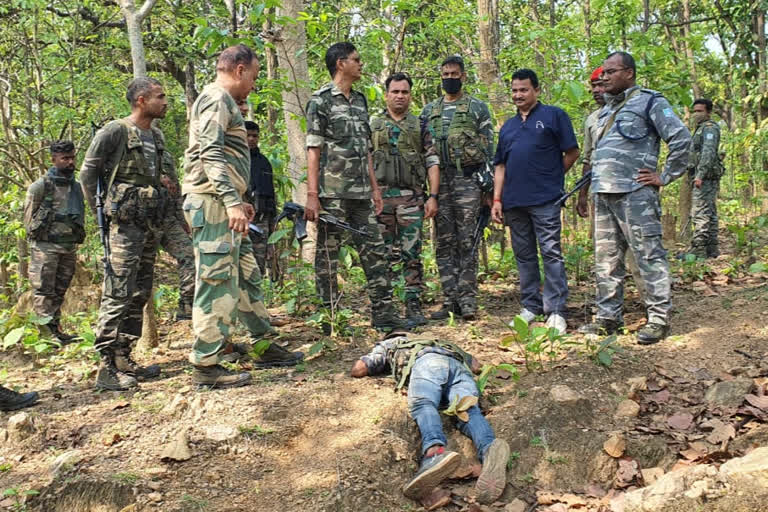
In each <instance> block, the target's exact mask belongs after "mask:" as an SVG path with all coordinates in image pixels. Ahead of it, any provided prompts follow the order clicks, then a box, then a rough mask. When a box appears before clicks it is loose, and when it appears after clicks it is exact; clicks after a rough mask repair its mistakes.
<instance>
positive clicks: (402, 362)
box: [360, 333, 472, 389]
mask: <svg viewBox="0 0 768 512" xmlns="http://www.w3.org/2000/svg"><path fill="white" fill-rule="evenodd" d="M414 350H418V352H416V354H414V353H413V351H414ZM425 354H440V355H443V356H446V357H451V358H454V359H457V360H459V361H461V362H463V363H464V365H465V367H466V369H467V371H468V372H469V373H470V374H471V373H472V370H471V365H472V356H471V355H470V354H468V353H466V352H464V351H463V350H461V349H460V348H459V347H458V346H456V345H454V344H453V343H450V342H441V341H439V340H438V339H437V338H435V337H432V336H429V334H428V333H421V334H404V335H401V336H392V337H390V338H387V339H385V340H382V341H380V342H378V343H377V344H376V345H375V346H374V347H373V350H371V351H370V352H369V353H368V354H366V355H364V356H363V357H361V358H360V359H361V360H362V361H363V363H365V367H366V368H367V369H368V375H371V376H373V375H381V374H383V373H385V372H390V373H391V374H392V377H393V378H394V379H395V385H396V389H399V388H401V387H402V386H403V385H404V384H405V383H406V382H407V381H408V377H409V376H410V371H411V369H412V367H413V363H414V362H415V361H416V360H417V359H419V358H420V357H422V356H423V355H425ZM414 356H415V357H414Z"/></svg>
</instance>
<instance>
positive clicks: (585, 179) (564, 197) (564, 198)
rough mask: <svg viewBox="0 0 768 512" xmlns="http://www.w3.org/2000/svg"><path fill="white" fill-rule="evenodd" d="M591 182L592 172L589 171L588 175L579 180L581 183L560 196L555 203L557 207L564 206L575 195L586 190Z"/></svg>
mask: <svg viewBox="0 0 768 512" xmlns="http://www.w3.org/2000/svg"><path fill="white" fill-rule="evenodd" d="M590 181H592V171H589V172H588V173H587V174H585V175H584V176H582V177H581V178H579V181H577V182H576V184H575V185H574V186H573V188H572V189H571V190H570V191H568V192H566V193H565V194H563V195H562V196H560V198H559V199H558V200H557V201H555V204H556V205H557V206H563V205H564V204H565V202H566V201H567V200H568V198H569V197H571V196H572V195H573V194H575V193H576V192H578V191H579V190H581V189H582V188H584V187H585V186H586V185H587V184H588V183H589V182H590Z"/></svg>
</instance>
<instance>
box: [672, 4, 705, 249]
mask: <svg viewBox="0 0 768 512" xmlns="http://www.w3.org/2000/svg"><path fill="white" fill-rule="evenodd" d="M681 7H682V14H683V26H682V30H683V38H682V41H681V45H682V47H683V52H684V53H685V62H686V67H687V68H688V74H689V75H690V77H691V86H692V88H693V94H694V96H696V97H697V98H698V97H700V96H701V88H700V87H699V83H698V79H697V76H696V62H695V61H694V56H693V48H691V44H690V39H689V38H690V35H691V27H690V21H691V5H690V0H682V5H681ZM685 112H686V121H687V120H688V107H687V106H686V108H685ZM692 193H693V188H692V183H691V180H690V179H689V178H688V176H684V177H683V179H682V181H681V183H680V198H679V202H678V217H679V218H680V237H679V238H680V240H682V241H687V240H688V238H689V236H690V234H691V229H689V228H688V227H687V226H688V225H689V224H690V222H689V219H690V218H691V205H692V202H693V198H692V196H691V194H692ZM684 227H685V228H686V229H683V228H684Z"/></svg>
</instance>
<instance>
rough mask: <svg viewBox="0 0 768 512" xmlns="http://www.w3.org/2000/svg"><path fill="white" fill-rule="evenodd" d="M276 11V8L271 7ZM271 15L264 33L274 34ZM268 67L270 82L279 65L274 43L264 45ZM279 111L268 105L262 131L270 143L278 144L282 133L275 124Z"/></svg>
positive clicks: (275, 75) (265, 24) (274, 78)
mask: <svg viewBox="0 0 768 512" xmlns="http://www.w3.org/2000/svg"><path fill="white" fill-rule="evenodd" d="M270 10H271V11H273V12H274V8H271V9H270ZM270 18H271V17H270V16H267V20H266V21H265V22H264V27H263V30H264V33H265V34H272V32H273V27H272V21H271V20H270ZM264 53H265V57H266V58H265V60H266V68H267V80H269V81H270V82H271V81H273V80H276V79H277V69H278V66H279V63H278V60H277V52H276V51H275V48H274V47H273V46H272V45H265V47H264ZM278 114H279V111H278V109H277V108H275V107H274V106H273V105H272V104H271V103H270V104H269V105H267V127H266V130H262V131H261V133H266V135H267V137H268V140H269V143H270V144H277V143H278V141H279V140H280V134H279V133H277V129H276V128H275V126H276V125H277V116H278Z"/></svg>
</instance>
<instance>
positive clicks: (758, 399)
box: [744, 394, 768, 411]
mask: <svg viewBox="0 0 768 512" xmlns="http://www.w3.org/2000/svg"><path fill="white" fill-rule="evenodd" d="M744 399H745V400H746V401H747V402H748V403H749V405H752V406H755V407H757V408H758V409H762V410H764V411H766V410H768V396H757V395H751V394H750V395H747V396H745V397H744Z"/></svg>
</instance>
